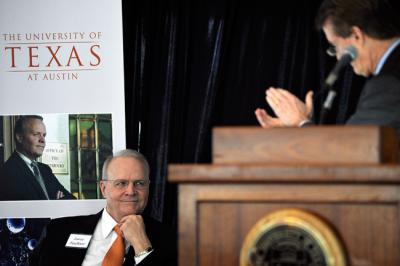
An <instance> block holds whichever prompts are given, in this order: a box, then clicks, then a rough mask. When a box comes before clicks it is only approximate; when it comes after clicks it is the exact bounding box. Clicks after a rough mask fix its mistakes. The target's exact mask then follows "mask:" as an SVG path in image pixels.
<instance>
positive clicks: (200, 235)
mask: <svg viewBox="0 0 400 266" xmlns="http://www.w3.org/2000/svg"><path fill="white" fill-rule="evenodd" d="M399 201H400V188H399V187H398V186H395V185H377V184H375V185H368V184H362V185H350V184H337V185H329V184H326V185H324V184H307V185H306V184H282V185H268V184H214V185H212V184H208V185H207V184H187V185H185V184H182V185H180V186H179V236H178V239H179V265H181V266H186V265H190V266H192V265H207V266H212V265H218V266H221V265H222V266H223V265H238V262H239V254H240V248H241V244H242V243H243V240H244V238H245V236H246V234H247V233H248V231H249V230H250V228H251V227H252V226H253V225H254V224H255V223H256V222H257V221H258V220H259V219H261V218H262V217H263V216H264V215H266V214H267V213H269V212H272V211H274V210H279V209H282V208H293V207H297V208H301V209H305V210H308V211H311V212H313V213H314V214H317V215H319V216H320V217H322V218H323V219H325V220H326V221H329V223H330V224H332V225H333V227H334V228H335V229H336V230H337V232H339V234H340V237H341V238H342V239H343V241H344V243H345V248H346V250H347V251H348V252H349V256H350V260H351V265H356V266H362V265H363V266H364V265H389V266H390V265H400V258H399V253H398V252H397V251H398V247H399V246H400V240H399V238H400V230H399V211H398V210H399Z"/></svg>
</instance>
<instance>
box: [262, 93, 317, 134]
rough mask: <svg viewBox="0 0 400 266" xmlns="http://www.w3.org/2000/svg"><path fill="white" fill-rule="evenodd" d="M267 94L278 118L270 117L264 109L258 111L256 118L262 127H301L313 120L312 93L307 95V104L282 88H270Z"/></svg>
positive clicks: (267, 98)
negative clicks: (305, 122) (302, 124)
mask: <svg viewBox="0 0 400 266" xmlns="http://www.w3.org/2000/svg"><path fill="white" fill-rule="evenodd" d="M265 93H266V97H265V99H266V100H267V102H268V104H269V105H270V106H271V108H272V110H273V111H274V112H275V114H276V116H277V118H273V117H271V116H269V115H268V114H267V113H266V112H265V110H263V109H257V110H256V117H257V120H258V122H259V123H260V125H261V126H262V127H264V128H267V127H279V126H288V127H289V126H299V125H300V124H301V123H302V122H303V121H307V120H309V119H310V118H311V115H312V110H313V103H312V95H313V93H312V91H309V92H308V93H307V95H306V102H305V103H304V102H302V101H301V100H300V99H299V98H297V97H296V96H295V95H293V94H292V93H290V92H289V91H287V90H284V89H281V88H274V87H270V88H269V89H268V90H267V91H266V92H265Z"/></svg>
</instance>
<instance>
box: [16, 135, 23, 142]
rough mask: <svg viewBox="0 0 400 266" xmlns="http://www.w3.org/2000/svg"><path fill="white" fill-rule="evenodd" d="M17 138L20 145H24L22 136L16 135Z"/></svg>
mask: <svg viewBox="0 0 400 266" xmlns="http://www.w3.org/2000/svg"><path fill="white" fill-rule="evenodd" d="M15 138H16V141H17V142H18V143H22V135H20V134H16V135H15Z"/></svg>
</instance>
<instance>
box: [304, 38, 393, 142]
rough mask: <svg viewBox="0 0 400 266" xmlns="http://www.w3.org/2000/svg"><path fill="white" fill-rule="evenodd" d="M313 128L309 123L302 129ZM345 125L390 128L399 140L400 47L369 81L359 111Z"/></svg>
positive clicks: (361, 96) (359, 103) (361, 97)
mask: <svg viewBox="0 0 400 266" xmlns="http://www.w3.org/2000/svg"><path fill="white" fill-rule="evenodd" d="M313 124H314V123H313V122H311V121H310V122H306V123H305V124H303V125H302V127H304V126H310V125H313ZM346 124H347V125H377V126H390V127H393V128H394V129H395V130H396V132H397V136H398V137H399V138H400V45H399V46H397V47H396V48H395V49H394V50H393V51H392V53H391V54H390V55H389V57H388V58H387V59H386V62H385V64H384V65H383V67H382V69H381V71H380V72H379V74H378V75H376V76H372V77H370V78H369V79H368V80H367V82H366V83H365V85H364V88H363V89H362V92H361V95H360V98H359V100H358V104H357V108H356V111H355V112H354V114H353V115H352V116H351V117H350V118H349V119H348V120H347V122H346Z"/></svg>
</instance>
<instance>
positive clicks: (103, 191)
mask: <svg viewBox="0 0 400 266" xmlns="http://www.w3.org/2000/svg"><path fill="white" fill-rule="evenodd" d="M105 183H106V182H104V181H100V184H99V186H100V190H101V194H102V195H103V198H106V184H105Z"/></svg>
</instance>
